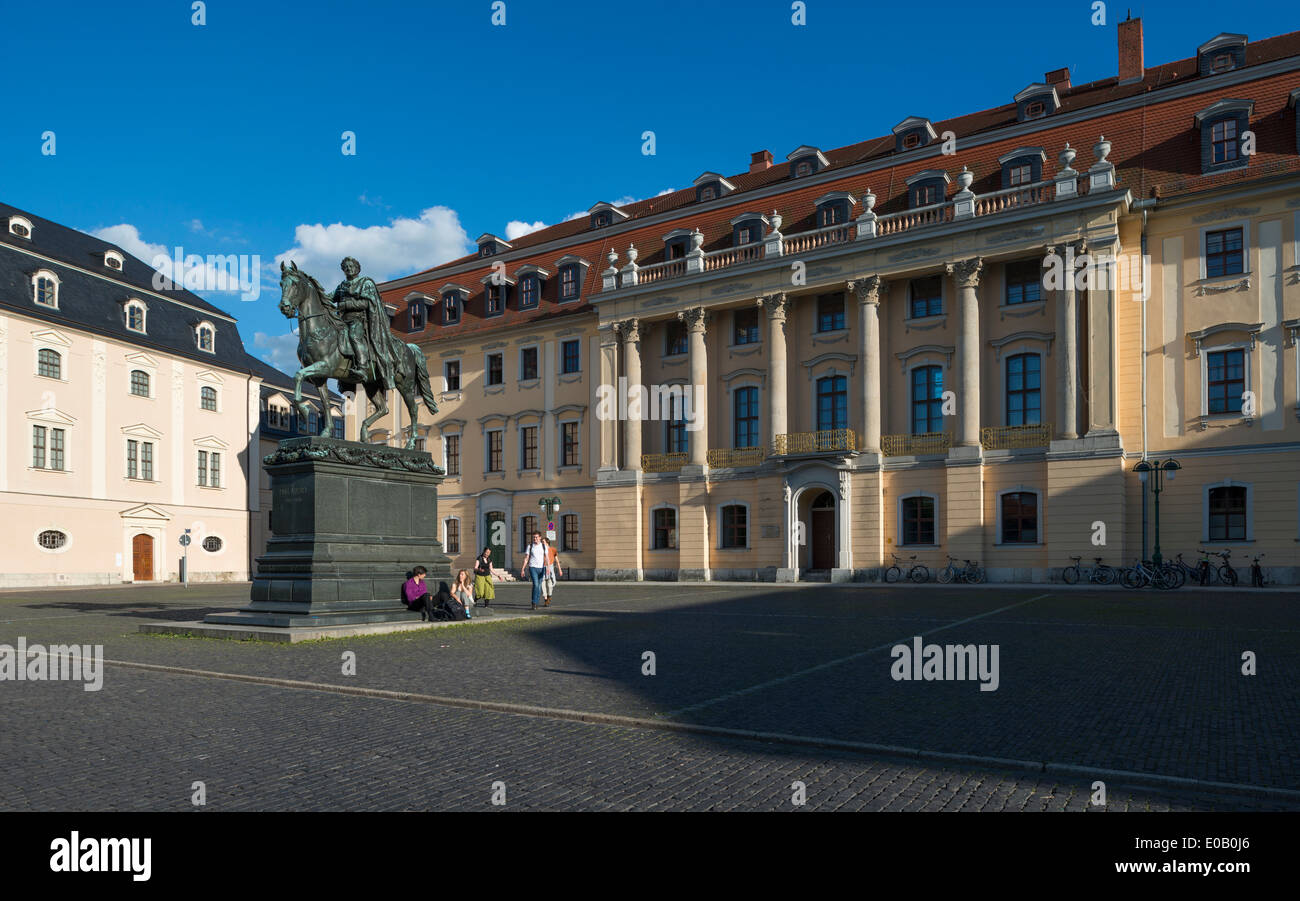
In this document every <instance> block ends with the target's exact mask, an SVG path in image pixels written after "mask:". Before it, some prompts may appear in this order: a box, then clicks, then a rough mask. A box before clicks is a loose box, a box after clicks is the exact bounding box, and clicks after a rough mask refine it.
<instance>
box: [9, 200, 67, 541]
mask: <svg viewBox="0 0 1300 901" xmlns="http://www.w3.org/2000/svg"><path fill="white" fill-rule="evenodd" d="M15 225H21V226H23V227H24V228H26V229H27V234H25V235H20V234H18V232H16V231H14V226H15ZM8 231H9V234H11V235H13V236H14V237H16V238H22V239H23V240H24V241H30V240H32V235H33V234H34V233H35V230H34V229H33V228H32V221H31V220H30V219H28V218H27V217H26V216H10V217H9V228H8ZM59 531H60V532H62V531H63V530H62V529H60V530H59ZM65 534H66V533H65Z"/></svg>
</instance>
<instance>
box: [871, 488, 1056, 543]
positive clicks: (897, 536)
mask: <svg viewBox="0 0 1300 901" xmlns="http://www.w3.org/2000/svg"><path fill="white" fill-rule="evenodd" d="M914 497H928V498H929V499H930V500H931V501H933V502H934V542H933V543H931V544H907V543H906V542H904V540H903V503H904V501H908V500H910V499H912V498H914ZM939 517H940V510H939V495H937V494H935V493H934V492H932V491H909V492H907V493H906V494H903V495H900V496H899V498H898V520H897V523H896V524H895V527H896V529H897V531H895V532H894V545H895V546H896V547H900V548H904V547H924V548H937V547H943V542H942V541H940V540H939V539H940V535H941V530H940V528H939V524H940V523H941V522H942V520H941V519H940V518H939ZM1040 532H1041V529H1040ZM998 534H999V535H1000V534H1002V533H1001V532H999V533H998Z"/></svg>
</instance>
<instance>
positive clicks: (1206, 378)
mask: <svg viewBox="0 0 1300 901" xmlns="http://www.w3.org/2000/svg"><path fill="white" fill-rule="evenodd" d="M1252 344H1253V342H1251V341H1234V342H1232V343H1231V344H1216V345H1215V346H1214V347H1202V348H1201V351H1200V358H1201V419H1202V420H1206V421H1208V420H1209V419H1210V418H1211V417H1213V418H1215V419H1234V418H1235V419H1252V420H1253V419H1258V418H1259V410H1258V409H1256V411H1255V415H1254V416H1247V415H1246V414H1245V413H1231V412H1229V413H1211V412H1210V354H1212V353H1220V352H1222V351H1225V350H1240V351H1243V353H1242V355H1241V358H1242V360H1243V361H1244V364H1243V367H1242V368H1243V370H1244V371H1243V372H1242V378H1243V381H1242V384H1243V385H1245V386H1246V387H1245V390H1246V391H1255V386H1254V382H1252V381H1251V379H1250V377H1251V369H1252V367H1251V365H1250V357H1251V351H1252ZM1255 397H1256V398H1257V399H1258V397H1259V393H1258V392H1255Z"/></svg>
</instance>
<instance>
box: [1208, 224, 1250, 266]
mask: <svg viewBox="0 0 1300 901" xmlns="http://www.w3.org/2000/svg"><path fill="white" fill-rule="evenodd" d="M1241 245H1242V239H1241V229H1239V228H1229V229H1225V230H1223V231H1214V232H1206V233H1205V277H1206V278H1215V277H1216V276H1220V275H1240V274H1241V272H1242V255H1241Z"/></svg>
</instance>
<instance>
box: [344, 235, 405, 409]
mask: <svg viewBox="0 0 1300 901" xmlns="http://www.w3.org/2000/svg"><path fill="white" fill-rule="evenodd" d="M341 265H342V268H343V274H344V275H346V276H347V278H345V279H344V280H343V281H342V282H340V283H339V286H338V287H337V288H335V289H334V293H333V294H332V295H330V300H332V301H333V302H334V304H335V306H337V307H338V310H339V312H340V313H341V314H342V315H343V321H344V322H346V323H347V332H346V334H347V341H346V342H345V343H346V344H348V345H350V347H345V348H344V352H345V353H346V354H347V356H349V357H351V358H352V363H353V367H354V368H355V369H356V370H357V375H358V377H359V380H361V381H369V380H370V379H371V377H372V376H371V373H373V378H374V379H375V380H377V381H380V382H382V383H383V386H384V388H385V389H389V388H392V387H393V383H394V380H395V379H394V374H393V366H394V363H395V361H394V360H393V351H392V342H391V341H390V340H389V339H390V332H389V328H388V314H387V313H386V312H385V311H384V304H383V301H382V300H380V299H379V289H378V288H377V287H376V286H375V281H374V279H372V278H369V277H368V276H362V275H361V264H360V263H358V262H357V261H356V260H355V259H353V258H352V257H345V258H344V259H343V263H342V264H341ZM372 364H373V367H374V368H373V369H371V368H370V367H371V366H372Z"/></svg>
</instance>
